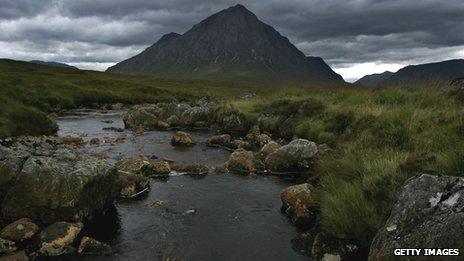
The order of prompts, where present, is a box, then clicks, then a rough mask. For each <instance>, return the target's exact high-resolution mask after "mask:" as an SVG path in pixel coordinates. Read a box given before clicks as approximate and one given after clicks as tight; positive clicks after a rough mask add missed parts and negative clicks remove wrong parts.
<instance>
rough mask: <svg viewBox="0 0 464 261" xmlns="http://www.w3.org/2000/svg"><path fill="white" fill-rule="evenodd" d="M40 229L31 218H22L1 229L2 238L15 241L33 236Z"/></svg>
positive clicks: (0, 236)
mask: <svg viewBox="0 0 464 261" xmlns="http://www.w3.org/2000/svg"><path fill="white" fill-rule="evenodd" d="M38 231H39V227H38V226H37V225H36V224H34V223H32V221H31V220H30V219H29V218H21V219H18V220H16V221H15V222H13V223H11V224H9V225H7V226H6V227H4V228H3V229H2V230H1V231H0V238H4V239H8V240H11V241H15V242H21V241H23V240H26V239H29V238H31V237H33V236H34V235H35V234H36V233H37V232H38Z"/></svg>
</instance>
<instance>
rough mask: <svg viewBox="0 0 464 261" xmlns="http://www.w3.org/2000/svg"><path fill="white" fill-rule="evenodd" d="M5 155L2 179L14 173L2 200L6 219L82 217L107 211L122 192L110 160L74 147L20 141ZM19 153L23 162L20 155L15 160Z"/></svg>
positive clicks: (48, 220) (49, 220)
mask: <svg viewBox="0 0 464 261" xmlns="http://www.w3.org/2000/svg"><path fill="white" fill-rule="evenodd" d="M0 147H2V146H0ZM0 153H2V154H3V155H2V157H0V166H2V167H1V168H0V176H2V178H1V179H5V178H7V177H12V176H13V179H9V181H10V183H9V184H10V187H9V188H8V189H6V190H7V191H6V195H5V198H4V199H3V202H2V213H3V216H4V218H5V219H8V220H16V219H19V218H23V217H27V218H30V219H31V220H33V221H34V222H37V223H45V224H49V223H53V222H55V221H61V220H66V221H73V222H74V221H83V220H85V219H88V218H91V216H92V214H93V213H95V212H99V211H103V210H104V209H105V208H106V207H107V206H109V205H110V204H111V203H112V201H113V198H114V197H115V195H116V193H117V184H116V178H117V175H116V173H115V172H114V171H112V169H111V166H110V165H109V164H108V163H107V162H106V161H104V160H100V159H97V158H94V157H91V156H89V155H87V154H84V153H82V152H79V151H77V150H75V149H74V148H71V147H69V146H66V145H63V144H55V143H51V142H46V141H18V142H15V143H14V144H12V145H11V146H9V147H3V148H0ZM16 155H19V156H20V159H21V161H19V162H20V164H19V165H16V164H17V163H18V160H17V159H15V160H12V161H10V160H11V159H12V158H14V157H16ZM0 183H2V182H0Z"/></svg>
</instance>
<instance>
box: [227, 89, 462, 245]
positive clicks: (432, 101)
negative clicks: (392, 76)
mask: <svg viewBox="0 0 464 261" xmlns="http://www.w3.org/2000/svg"><path fill="white" fill-rule="evenodd" d="M303 100H311V101H316V102H317V103H319V104H321V106H320V108H316V109H314V110H312V112H311V113H308V114H306V115H305V117H302V118H299V119H297V121H298V122H297V123H296V125H295V129H294V134H295V135H296V136H298V137H301V138H307V139H309V140H313V141H316V142H317V143H326V144H328V145H329V146H330V147H331V148H332V150H331V151H330V152H329V153H328V154H325V155H324V156H322V157H321V158H319V159H318V160H317V162H316V170H315V173H316V175H318V176H320V180H321V183H320V186H318V191H317V197H318V199H319V202H320V207H321V225H322V229H324V230H325V231H326V232H328V233H329V234H331V235H333V236H336V237H339V238H347V239H354V240H356V241H357V242H358V243H359V244H360V245H361V247H363V248H364V249H368V248H369V245H370V242H371V240H372V238H373V236H374V235H375V233H376V231H377V230H378V229H379V228H380V227H381V226H383V225H384V224H385V221H386V219H387V218H388V216H389V214H390V210H391V208H392V206H393V204H394V202H395V199H396V195H397V192H398V189H399V188H400V187H401V185H402V184H403V183H404V181H405V180H406V179H408V178H410V177H412V176H413V175H415V174H417V173H421V172H424V173H431V174H437V175H464V112H463V107H462V103H461V100H460V99H459V97H458V98H455V97H453V95H451V96H450V95H449V93H447V92H446V91H445V90H443V89H437V88H428V87H423V88H389V89H355V88H352V89H350V88H344V89H334V88H327V89H306V90H302V89H299V90H295V89H292V88H288V89H284V90H279V91H276V92H274V93H271V94H262V96H261V97H259V98H258V97H257V98H256V99H253V100H250V101H246V103H243V102H236V103H235V105H236V108H237V109H238V110H241V108H242V106H243V108H244V110H246V111H252V112H253V113H255V114H259V113H260V112H266V111H267V110H268V111H269V110H270V112H273V113H278V114H279V113H280V114H285V113H291V112H292V111H294V109H293V107H292V104H295V102H296V101H303ZM321 108H322V109H321Z"/></svg>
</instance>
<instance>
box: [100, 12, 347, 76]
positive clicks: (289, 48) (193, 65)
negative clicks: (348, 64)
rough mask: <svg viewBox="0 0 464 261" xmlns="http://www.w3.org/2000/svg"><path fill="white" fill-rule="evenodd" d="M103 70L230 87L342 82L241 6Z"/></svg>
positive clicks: (322, 63)
mask: <svg viewBox="0 0 464 261" xmlns="http://www.w3.org/2000/svg"><path fill="white" fill-rule="evenodd" d="M107 71H108V72H113V73H122V74H147V75H155V76H160V77H176V78H179V77H180V78H197V79H209V80H220V81H231V82H255V83H280V84H282V83H299V84H306V85H307V84H339V83H343V82H344V81H343V78H342V77H341V76H340V75H338V74H336V73H335V72H334V71H332V70H331V68H330V67H329V66H328V65H327V64H326V63H325V62H324V61H323V60H322V59H321V58H319V57H306V56H305V55H304V54H303V53H302V52H301V51H299V50H298V49H297V48H296V47H295V46H294V45H293V44H292V43H290V41H289V40H288V39H287V38H286V37H284V36H282V35H281V34H280V33H279V32H277V31H276V30H275V29H274V28H272V27H271V26H269V25H267V24H265V23H263V22H261V21H260V20H259V19H258V18H257V17H256V15H255V14H253V13H252V12H250V11H249V10H248V9H246V8H245V7H244V6H242V5H236V6H233V7H230V8H228V9H225V10H223V11H220V12H218V13H216V14H214V15H212V16H210V17H208V18H206V19H205V20H203V21H202V22H200V23H199V24H197V25H195V26H193V28H192V29H190V30H189V31H187V32H186V33H184V34H183V35H180V34H176V33H170V34H166V35H164V36H163V37H161V39H160V40H159V41H158V42H156V43H155V44H154V45H152V46H150V47H149V48H147V49H146V50H145V51H143V52H142V53H140V54H138V55H136V56H134V57H132V58H130V59H128V60H125V61H122V62H120V63H118V64H116V65H115V66H113V67H110V68H108V70H107Z"/></svg>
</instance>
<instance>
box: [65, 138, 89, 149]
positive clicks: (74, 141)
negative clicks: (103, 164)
mask: <svg viewBox="0 0 464 261" xmlns="http://www.w3.org/2000/svg"><path fill="white" fill-rule="evenodd" d="M62 140H63V143H64V144H66V145H71V146H74V147H77V148H82V147H85V141H84V139H83V138H81V137H73V136H66V137H63V138H62Z"/></svg>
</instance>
